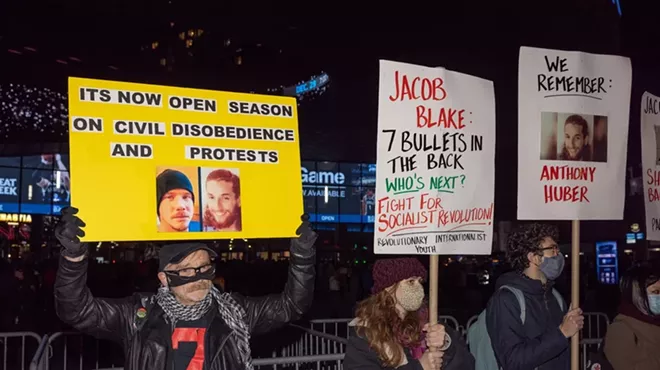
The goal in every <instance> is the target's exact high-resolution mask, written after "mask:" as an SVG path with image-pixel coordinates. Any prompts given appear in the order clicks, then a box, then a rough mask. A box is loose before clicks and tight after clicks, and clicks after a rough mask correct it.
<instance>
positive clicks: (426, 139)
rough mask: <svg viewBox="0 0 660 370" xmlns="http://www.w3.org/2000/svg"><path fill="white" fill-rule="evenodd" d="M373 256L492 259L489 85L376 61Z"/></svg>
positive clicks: (492, 111)
mask: <svg viewBox="0 0 660 370" xmlns="http://www.w3.org/2000/svg"><path fill="white" fill-rule="evenodd" d="M376 175H377V180H376V225H375V233H376V235H375V246H374V252H375V253H382V254H457V253H461V254H490V253H491V250H492V236H493V224H492V223H493V211H494V210H493V197H494V175H495V95H494V90H493V83H492V82H491V81H487V80H483V79H480V78H477V77H473V76H469V75H465V74H462V73H458V72H452V71H449V70H446V69H444V68H428V67H422V66H416V65H412V64H404V63H398V62H391V61H381V62H380V82H379V106H378V163H377V170H376Z"/></svg>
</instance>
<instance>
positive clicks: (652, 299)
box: [649, 294, 660, 315]
mask: <svg viewBox="0 0 660 370" xmlns="http://www.w3.org/2000/svg"><path fill="white" fill-rule="evenodd" d="M649 308H650V309H651V313H652V314H654V315H660V294H649Z"/></svg>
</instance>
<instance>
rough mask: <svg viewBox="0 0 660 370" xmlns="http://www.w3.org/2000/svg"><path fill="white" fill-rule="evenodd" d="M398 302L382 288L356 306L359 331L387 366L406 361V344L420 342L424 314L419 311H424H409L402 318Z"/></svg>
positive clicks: (412, 345) (357, 328)
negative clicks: (398, 310)
mask: <svg viewBox="0 0 660 370" xmlns="http://www.w3.org/2000/svg"><path fill="white" fill-rule="evenodd" d="M396 287H398V284H397V285H395V288H396ZM395 304H396V302H395V301H394V298H393V297H392V295H391V294H390V292H388V291H387V290H383V291H381V292H379V293H377V294H374V295H372V296H370V297H369V298H367V299H365V300H363V301H362V302H360V303H359V304H358V307H357V310H356V318H357V319H358V323H359V324H358V325H357V327H356V331H357V333H358V335H359V336H361V337H365V338H366V339H367V343H369V346H370V347H371V349H373V350H374V351H376V353H377V354H378V358H379V359H380V360H381V362H382V363H383V365H384V366H385V367H393V368H396V367H398V366H399V365H400V364H401V362H402V361H403V357H404V353H403V351H402V348H403V347H408V348H412V347H415V346H418V345H419V344H420V343H421V341H422V339H423V333H422V326H423V321H422V320H423V318H422V315H420V311H425V310H422V309H420V310H419V311H417V312H408V313H407V314H406V316H405V317H404V318H403V319H401V318H400V317H399V315H398V313H397V311H396V307H395Z"/></svg>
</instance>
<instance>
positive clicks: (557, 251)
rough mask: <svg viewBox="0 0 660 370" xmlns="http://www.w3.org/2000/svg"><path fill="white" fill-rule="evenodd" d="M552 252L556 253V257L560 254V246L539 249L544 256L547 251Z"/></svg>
mask: <svg viewBox="0 0 660 370" xmlns="http://www.w3.org/2000/svg"><path fill="white" fill-rule="evenodd" d="M550 250H551V251H552V252H554V254H555V255H557V254H559V246H558V245H557V244H555V245H553V246H550V247H546V248H541V249H539V252H541V254H544V253H545V251H550Z"/></svg>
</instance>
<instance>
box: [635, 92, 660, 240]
mask: <svg viewBox="0 0 660 370" xmlns="http://www.w3.org/2000/svg"><path fill="white" fill-rule="evenodd" d="M640 117H641V124H642V127H641V134H642V167H644V175H643V180H644V205H645V206H646V207H645V208H646V238H647V239H648V240H660V98H658V97H657V96H655V95H652V94H650V93H648V92H645V93H644V95H642V113H641V115H640Z"/></svg>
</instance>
